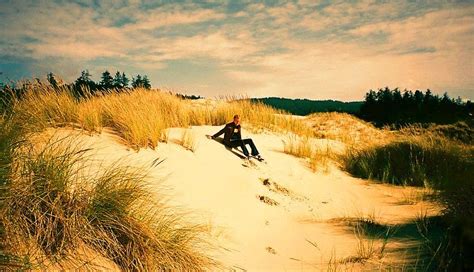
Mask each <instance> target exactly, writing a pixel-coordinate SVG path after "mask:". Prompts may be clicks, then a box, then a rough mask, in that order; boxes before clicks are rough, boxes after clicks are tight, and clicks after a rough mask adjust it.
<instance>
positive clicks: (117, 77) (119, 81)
mask: <svg viewBox="0 0 474 272" xmlns="http://www.w3.org/2000/svg"><path fill="white" fill-rule="evenodd" d="M113 85H114V88H122V87H123V86H122V75H121V74H120V72H119V71H117V72H116V73H115V76H114V80H113Z"/></svg>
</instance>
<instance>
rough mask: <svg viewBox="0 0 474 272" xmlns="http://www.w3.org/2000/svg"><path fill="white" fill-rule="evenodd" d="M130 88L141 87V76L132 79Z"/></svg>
mask: <svg viewBox="0 0 474 272" xmlns="http://www.w3.org/2000/svg"><path fill="white" fill-rule="evenodd" d="M132 87H133V88H139V87H143V82H142V76H141V75H137V77H135V78H132Z"/></svg>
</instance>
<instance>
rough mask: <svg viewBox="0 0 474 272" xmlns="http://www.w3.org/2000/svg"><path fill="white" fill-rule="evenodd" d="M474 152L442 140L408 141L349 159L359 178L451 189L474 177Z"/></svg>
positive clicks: (354, 153) (347, 164) (348, 166)
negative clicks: (450, 187)
mask: <svg viewBox="0 0 474 272" xmlns="http://www.w3.org/2000/svg"><path fill="white" fill-rule="evenodd" d="M473 155H474V150H473V149H471V148H469V147H466V146H462V145H458V144H455V143H453V142H450V141H447V140H443V139H440V138H437V139H436V138H435V139H429V138H405V139H401V140H397V141H394V142H391V143H389V144H386V145H381V146H374V147H371V148H368V149H364V150H361V151H356V150H353V151H352V152H349V154H348V155H347V156H346V157H345V160H344V161H345V167H346V169H347V170H348V171H349V172H350V173H352V174H354V175H355V176H358V177H361V178H368V179H376V180H381V181H384V182H388V183H392V184H396V185H413V186H426V187H433V188H444V187H449V184H452V183H456V182H463V181H464V180H465V179H466V178H467V177H469V176H472V174H473V171H474V170H473V169H474V168H473V166H474V164H473V163H474V161H473Z"/></svg>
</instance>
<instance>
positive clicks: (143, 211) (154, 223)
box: [0, 119, 216, 271]
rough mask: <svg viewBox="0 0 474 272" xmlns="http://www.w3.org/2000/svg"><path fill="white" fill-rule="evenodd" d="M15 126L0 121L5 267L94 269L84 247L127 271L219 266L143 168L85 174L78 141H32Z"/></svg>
mask: <svg viewBox="0 0 474 272" xmlns="http://www.w3.org/2000/svg"><path fill="white" fill-rule="evenodd" d="M15 122H16V121H15V120H12V119H9V120H5V119H2V120H1V123H0V125H1V128H2V130H1V131H2V134H1V135H0V136H1V137H2V145H1V148H2V149H1V150H0V152H1V155H2V161H1V165H0V173H1V178H2V183H1V186H2V188H1V189H2V190H1V195H0V227H1V232H0V235H1V238H2V239H1V241H2V242H1V243H0V256H3V257H4V258H2V260H1V261H0V265H4V266H5V267H9V268H11V267H15V266H18V267H19V268H20V269H39V268H41V267H45V266H46V267H52V266H53V267H54V265H60V267H61V265H62V264H65V263H68V262H69V263H70V262H75V263H76V264H77V265H76V266H75V267H78V266H82V265H85V266H90V268H91V269H94V267H93V266H92V265H91V264H90V263H89V262H90V261H91V260H89V259H87V258H84V259H80V258H81V257H80V256H82V255H81V254H78V252H79V251H81V250H84V248H88V249H90V250H92V252H95V253H96V254H99V255H101V256H104V257H106V258H107V259H108V260H111V261H112V262H113V263H115V265H116V266H117V267H119V268H121V269H123V270H135V271H139V270H179V271H189V270H195V269H204V268H210V267H214V265H216V262H215V261H213V259H212V258H210V257H209V256H206V255H205V253H204V252H205V250H206V248H207V247H208V246H209V244H207V243H206V242H205V241H204V239H203V237H204V235H205V230H204V228H203V227H201V226H199V225H197V226H196V225H194V224H189V223H187V222H185V221H183V220H182V219H181V216H180V214H179V211H177V210H171V209H170V208H168V207H166V205H164V204H163V203H159V202H157V199H159V198H157V196H155V195H153V194H152V193H150V191H151V190H150V189H149V188H148V185H147V182H148V181H147V175H146V174H144V173H146V172H144V171H143V169H134V168H130V167H127V166H123V165H120V164H116V165H112V166H111V167H109V168H105V169H100V170H101V171H100V173H99V174H97V175H90V174H86V171H85V165H86V164H87V160H88V155H87V153H88V150H84V149H79V148H78V147H77V146H76V145H75V144H74V138H71V137H66V138H64V139H60V140H54V141H46V143H45V144H39V143H35V144H32V143H30V141H27V140H26V139H27V137H25V136H26V134H22V133H19V132H18V128H19V126H18V125H14V124H16V123H15ZM3 140H6V141H3ZM17 143H18V144H17ZM4 260H5V261H4ZM3 262H7V263H6V264H4V263H3ZM96 268H97V267H96Z"/></svg>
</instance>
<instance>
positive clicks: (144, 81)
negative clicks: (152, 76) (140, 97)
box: [142, 75, 151, 89]
mask: <svg viewBox="0 0 474 272" xmlns="http://www.w3.org/2000/svg"><path fill="white" fill-rule="evenodd" d="M142 87H143V88H145V89H151V83H150V80H149V79H148V76H147V75H144V76H143V79H142Z"/></svg>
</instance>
